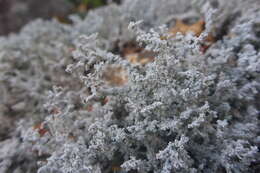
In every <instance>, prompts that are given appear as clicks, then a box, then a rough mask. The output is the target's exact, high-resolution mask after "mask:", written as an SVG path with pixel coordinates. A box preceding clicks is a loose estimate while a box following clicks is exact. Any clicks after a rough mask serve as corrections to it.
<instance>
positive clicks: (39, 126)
mask: <svg viewBox="0 0 260 173" xmlns="http://www.w3.org/2000/svg"><path fill="white" fill-rule="evenodd" d="M33 130H37V132H38V133H39V135H40V137H43V136H44V135H45V133H47V132H48V130H47V129H45V128H44V127H43V124H42V123H39V124H35V125H34V126H33Z"/></svg>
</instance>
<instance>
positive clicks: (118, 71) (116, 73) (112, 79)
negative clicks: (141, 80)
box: [103, 66, 128, 86]
mask: <svg viewBox="0 0 260 173" xmlns="http://www.w3.org/2000/svg"><path fill="white" fill-rule="evenodd" d="M103 77H104V79H105V80H106V81H107V82H108V84H109V85H112V86H122V85H125V84H126V83H127V81H128V77H127V74H126V71H125V70H124V69H123V68H122V67H120V66H118V67H108V68H107V69H106V71H105V72H104V74H103Z"/></svg>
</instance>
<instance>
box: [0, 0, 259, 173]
mask: <svg viewBox="0 0 260 173" xmlns="http://www.w3.org/2000/svg"><path fill="white" fill-rule="evenodd" d="M231 6H232V8H230V7H231ZM259 7H260V4H259V2H258V1H256V0H250V1H249V2H244V1H242V0H231V1H228V2H226V1H224V0H212V1H205V0H195V1H192V2H190V1H188V0H186V1H183V0H173V1H167V0H163V1H158V0H134V1H131V0H125V1H123V3H122V5H119V6H117V5H109V6H107V7H102V8H100V9H97V10H94V11H92V12H90V13H89V14H88V15H87V17H86V18H85V19H84V20H81V19H80V18H77V17H75V16H73V17H72V18H73V24H72V25H65V24H60V23H58V22H56V21H49V22H44V21H41V20H38V21H34V22H32V23H31V24H28V25H27V26H26V27H25V28H24V29H23V30H22V31H21V33H20V34H18V35H12V36H10V37H8V38H1V44H0V62H1V64H0V76H1V78H0V84H1V85H0V93H1V97H2V98H3V99H1V100H0V118H1V119H5V121H10V122H11V121H12V119H11V120H9V119H6V117H8V118H9V117H11V118H13V119H19V120H20V121H19V123H13V124H12V123H11V124H12V125H11V127H9V128H10V129H9V130H10V133H9V136H8V135H7V136H5V137H4V138H3V139H2V138H1V140H2V141H1V145H0V153H1V155H0V170H1V171H2V172H7V173H8V172H10V171H11V172H16V173H20V172H28V173H31V172H35V171H36V170H37V171H38V173H82V172H84V173H85V172H91V173H92V172H94V173H101V172H102V173H103V172H104V173H106V172H107V173H111V172H122V173H123V172H129V173H130V172H140V173H145V172H147V173H151V172H154V173H171V172H184V173H186V172H208V173H211V172H228V173H231V172H252V173H253V172H257V171H259V166H258V164H259V156H260V154H259V146H260V140H259V138H260V137H259V132H260V128H259V106H260V105H259V98H260V97H259V90H260V76H259V74H260V73H259V69H260V53H259V47H260V46H259V45H260V41H259V40H260V37H259V33H260V32H259V31H260V30H259V22H260V21H259V18H260V10H259ZM211 8H212V9H211ZM207 9H208V10H207ZM238 14H239V15H238ZM236 15H237V16H236ZM200 17H201V18H204V20H205V22H206V26H205V27H206V28H205V30H204V31H203V32H202V33H201V34H200V36H199V37H196V36H195V35H194V34H193V33H188V34H186V35H182V34H180V33H177V34H176V36H174V37H173V36H172V35H170V34H167V30H168V28H169V27H171V21H172V23H174V20H176V19H183V20H187V21H188V22H194V20H195V21H196V20H197V19H198V18H200ZM140 20H142V22H138V21H140ZM169 22H170V23H169ZM129 23H130V24H129ZM214 28H215V29H216V30H215V31H214ZM212 30H213V31H212ZM210 31H211V32H213V33H212V34H213V35H214V37H215V38H216V41H215V42H214V43H212V45H211V46H210V47H209V48H208V49H207V50H206V51H205V52H201V50H200V48H201V44H203V41H204V39H205V38H206V37H207V35H208V34H209V33H210ZM133 40H135V41H136V42H138V44H140V46H142V47H143V48H145V49H146V50H148V51H151V52H153V55H154V60H153V61H152V62H150V63H147V64H144V65H140V64H132V63H130V62H129V61H128V60H126V59H125V58H124V57H122V55H121V54H118V50H117V49H119V51H122V48H123V46H124V45H125V44H127V43H128V42H133ZM119 67H120V68H121V71H120V74H121V75H125V76H126V77H125V79H124V83H123V85H111V83H109V82H108V81H107V76H108V74H109V73H108V71H109V69H113V68H119ZM122 71H123V72H122ZM121 72H122V73H121ZM117 73H119V72H117ZM53 86H58V87H53ZM52 88H53V89H52ZM16 121H18V120H16ZM40 122H41V123H40ZM38 123H40V125H38ZM33 124H34V125H33ZM0 130H1V129H0ZM0 134H1V133H0ZM21 139H22V140H21ZM8 143H11V144H12V145H10V146H9V145H8ZM28 151H30V152H28ZM25 163H26V164H28V166H27V167H26V166H25ZM14 165H15V166H14Z"/></svg>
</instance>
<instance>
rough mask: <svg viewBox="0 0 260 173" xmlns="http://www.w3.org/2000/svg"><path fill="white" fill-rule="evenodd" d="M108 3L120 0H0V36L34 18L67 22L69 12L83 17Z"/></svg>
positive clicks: (16, 30) (18, 28)
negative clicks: (89, 11) (91, 10)
mask: <svg viewBox="0 0 260 173" xmlns="http://www.w3.org/2000/svg"><path fill="white" fill-rule="evenodd" d="M108 3H120V0H0V36H3V35H8V34H10V33H15V32H18V31H19V30H20V29H21V27H22V26H24V25H25V24H27V23H28V22H30V21H31V20H33V19H36V18H43V19H51V18H56V19H58V20H59V21H60V22H65V23H69V20H68V15H69V14H72V13H77V14H78V15H80V16H82V17H84V16H85V15H86V14H87V12H88V10H90V9H93V8H98V7H101V6H103V5H106V4H108Z"/></svg>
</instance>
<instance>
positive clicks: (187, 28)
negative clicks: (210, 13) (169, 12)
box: [170, 19, 205, 37]
mask: <svg viewBox="0 0 260 173" xmlns="http://www.w3.org/2000/svg"><path fill="white" fill-rule="evenodd" d="M204 25H205V22H204V20H202V19H201V20H199V21H198V22H196V23H194V24H192V25H187V24H185V23H183V21H181V20H179V19H177V20H176V24H175V26H174V27H173V28H172V29H171V30H170V33H171V34H173V35H176V34H177V33H178V32H180V33H182V34H183V35H185V34H187V33H188V32H193V33H194V34H195V35H196V36H197V37H198V36H199V35H200V34H201V33H202V31H203V30H204Z"/></svg>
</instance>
